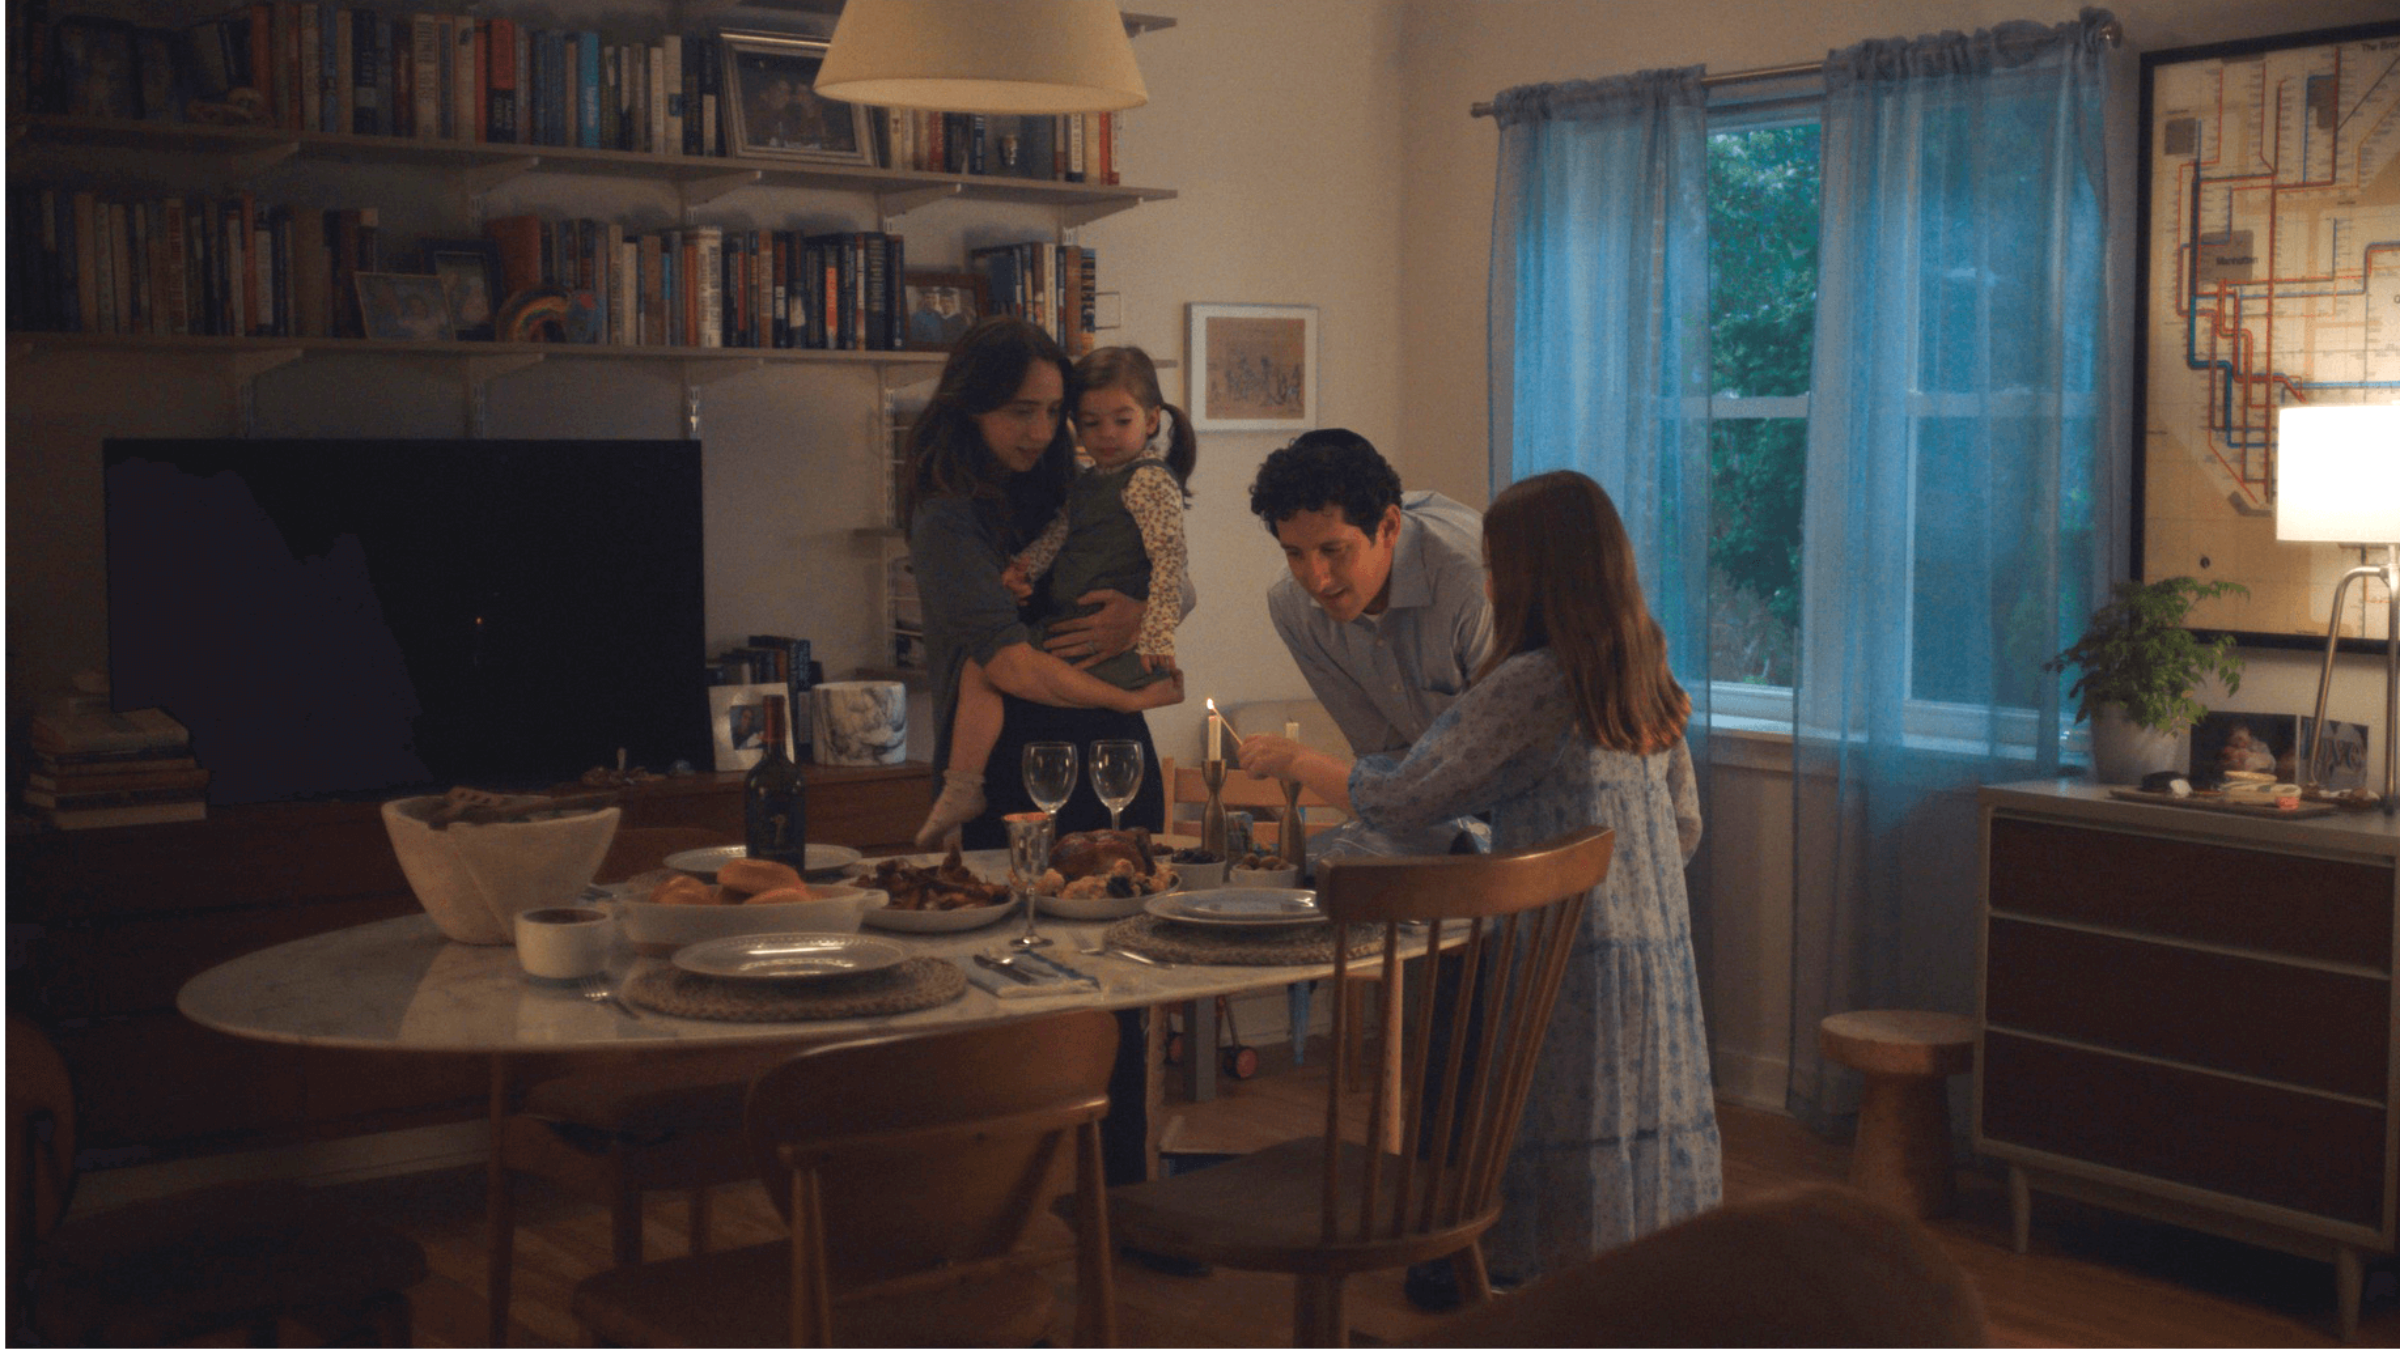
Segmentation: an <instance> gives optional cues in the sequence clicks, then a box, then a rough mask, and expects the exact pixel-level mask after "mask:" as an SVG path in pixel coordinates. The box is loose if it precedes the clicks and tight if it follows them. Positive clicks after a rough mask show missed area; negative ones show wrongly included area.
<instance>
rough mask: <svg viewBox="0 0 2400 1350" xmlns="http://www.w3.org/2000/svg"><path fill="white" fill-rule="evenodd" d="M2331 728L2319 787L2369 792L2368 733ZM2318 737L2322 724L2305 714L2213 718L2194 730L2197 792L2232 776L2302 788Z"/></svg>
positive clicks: (2360, 728) (2350, 726)
mask: <svg viewBox="0 0 2400 1350" xmlns="http://www.w3.org/2000/svg"><path fill="white" fill-rule="evenodd" d="M2325 727H2326V743H2325V750H2324V753H2323V754H2322V755H2321V756H2319V757H2318V759H2317V764H2316V777H2315V783H2316V785H2317V786H2319V787H2323V788H2327V789H2330V790H2333V791H2346V790H2348V789H2350V788H2355V787H2365V786H2366V782H2367V728H2366V727H2365V726H2364V725H2362V724H2360V723H2357V722H2337V721H2334V720H2332V719H2331V718H2328V719H2326V723H2325ZM2315 733H2316V719H2315V718H2313V717H2310V716H2306V715H2304V714H2301V713H2269V712H2212V713H2210V714H2208V715H2207V716H2206V717H2203V718H2201V719H2200V722H2199V724H2198V725H2196V726H2194V727H2193V728H2192V762H2191V779H2192V786H2194V787H2208V786H2215V785H2216V784H2217V783H2219V782H2221V781H2223V780H2224V779H2225V778H2226V776H2227V775H2228V774H2272V775H2274V779H2273V781H2275V782H2278V783H2298V782H2300V781H2302V775H2303V774H2305V773H2306V772H2307V771H2308V755H2309V748H2310V746H2311V745H2312V744H2314V742H2315V739H2316V735H2315ZM2235 781H2239V780H2238V779H2237V780H2235Z"/></svg>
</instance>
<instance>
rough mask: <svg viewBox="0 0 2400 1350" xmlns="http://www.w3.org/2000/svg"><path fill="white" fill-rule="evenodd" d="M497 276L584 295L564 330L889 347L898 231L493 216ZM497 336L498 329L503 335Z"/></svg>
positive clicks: (651, 341)
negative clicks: (630, 227)
mask: <svg viewBox="0 0 2400 1350" xmlns="http://www.w3.org/2000/svg"><path fill="white" fill-rule="evenodd" d="M485 232H486V233H487V234H488V235H489V236H490V237H491V238H492V239H493V240H495V241H496V242H497V243H498V244H499V248H500V265H501V273H502V276H503V278H504V281H503V284H504V286H505V287H506V289H507V290H508V292H509V293H511V294H516V293H518V292H521V291H523V290H525V289H527V288H529V287H544V288H554V289H557V290H562V291H564V292H566V293H568V294H569V295H571V296H575V297H578V302H579V303H580V301H581V298H582V297H589V299H590V303H591V305H592V307H593V314H592V317H591V320H590V322H588V323H586V324H581V325H577V326H573V327H570V328H569V330H568V331H567V333H566V335H565V336H566V340H568V341H580V342H591V343H601V344H606V345H613V346H626V347H653V346H667V347H808V348H820V349H830V350H834V351H896V350H899V349H900V348H901V347H903V346H905V345H906V339H907V333H906V330H905V326H904V324H903V322H902V320H901V316H902V314H903V313H904V305H905V300H906V296H905V291H904V282H903V274H904V272H905V270H906V266H907V258H906V252H907V241H905V240H904V239H902V238H901V237H900V236H899V235H896V234H886V233H883V232H881V231H877V230H850V231H840V232H834V233H825V234H803V233H801V232H800V231H797V230H775V229H739V228H730V227H725V226H718V225H694V226H688V227H685V228H682V229H668V230H656V231H651V232H649V233H629V232H627V230H626V229H625V227H624V226H623V225H621V224H618V223H616V222H614V221H596V220H568V219H551V218H546V217H541V216H534V215H518V216H504V217H501V218H498V219H496V220H493V221H490V222H488V223H487V224H486V226H485ZM501 336H503V337H506V336H508V335H507V334H505V333H504V334H502V335H501Z"/></svg>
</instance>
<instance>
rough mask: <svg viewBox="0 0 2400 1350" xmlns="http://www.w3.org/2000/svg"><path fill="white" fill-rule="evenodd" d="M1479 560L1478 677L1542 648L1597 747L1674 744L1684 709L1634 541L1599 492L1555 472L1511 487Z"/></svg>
mask: <svg viewBox="0 0 2400 1350" xmlns="http://www.w3.org/2000/svg"><path fill="white" fill-rule="evenodd" d="M1483 553H1484V565H1485V567H1486V568H1487V569H1488V570H1489V571H1490V572H1491V576H1492V652H1491V655H1490V656H1487V657H1485V658H1484V662H1483V664H1482V666H1480V667H1478V668H1477V669H1476V671H1475V678H1476V679H1478V680H1480V679H1482V678H1483V677H1484V676H1486V675H1488V674H1490V673H1491V672H1492V670H1493V668H1495V667H1497V666H1498V665H1499V664H1500V663H1501V662H1502V661H1505V660H1507V659H1508V658H1509V657H1511V656H1514V655H1516V654H1517V653H1519V652H1529V651H1532V650H1534V649H1536V648H1539V647H1548V648H1549V649H1550V650H1551V652H1552V653H1553V654H1555V655H1556V656H1557V658H1558V664H1559V666H1560V667H1561V668H1562V669H1564V670H1565V671H1566V673H1567V687H1568V689H1569V690H1570V691H1571V693H1572V695H1573V697H1574V700H1575V720H1576V723H1577V724H1578V725H1579V726H1581V727H1582V729H1583V733H1584V734H1585V735H1586V736H1589V737H1591V738H1592V739H1593V740H1594V741H1596V742H1598V743H1599V744H1600V746H1601V747H1602V748H1603V749H1608V750H1623V751H1628V752H1630V753H1633V754H1637V755H1649V754H1656V753H1657V752H1659V751H1661V750H1665V749H1667V748H1669V747H1671V746H1673V745H1674V744H1675V742H1676V741H1677V740H1679V739H1681V738H1682V736H1683V727H1684V723H1685V722H1686V721H1688V720H1689V719H1690V718H1691V715H1692V700H1691V697H1690V695H1688V694H1686V693H1684V691H1683V686H1682V685H1680V684H1677V683H1676V682H1675V674H1674V672H1673V671H1671V670H1669V669H1668V668H1667V635H1666V633H1665V632H1664V631H1663V630H1661V629H1660V628H1659V626H1658V621H1657V620H1656V619H1653V618H1651V617H1650V606H1649V605H1648V604H1647V603H1646V602H1645V601H1644V600H1643V599H1642V582H1641V576H1640V573H1639V572H1638V570H1637V569H1636V567H1635V565H1634V560H1633V540H1632V539H1631V538H1630V537H1629V536H1627V534H1626V533H1625V522H1624V521H1623V520H1622V519H1620V518H1619V517H1618V515H1617V507H1616V503H1614V502H1612V501H1610V500H1609V499H1608V493H1606V492H1605V491H1603V490H1601V487H1600V485H1599V484H1598V483H1595V482H1593V481H1592V480H1591V479H1590V478H1587V477H1585V476H1584V475H1582V474H1580V473H1576V472H1575V471H1574V470H1572V469H1561V470H1558V471H1557V472H1554V473H1545V474H1537V475H1536V476H1534V477H1532V478H1528V479H1525V480H1524V481H1523V482H1520V483H1515V484H1512V485H1510V486H1509V487H1508V488H1507V489H1506V490H1505V491H1503V492H1501V494H1500V495H1499V496H1497V497H1495V498H1493V499H1492V507H1491V509H1490V510H1489V511H1486V512H1485V513H1484V516H1483Z"/></svg>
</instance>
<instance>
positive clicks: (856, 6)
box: [816, 0, 1150, 113]
mask: <svg viewBox="0 0 2400 1350" xmlns="http://www.w3.org/2000/svg"><path fill="white" fill-rule="evenodd" d="M816 90H817V92H818V93H819V94H822V95H824V96H825V97H827V98H835V99H840V100H842V101H843V102H846V103H864V104H868V105H871V106H874V107H882V108H930V109H938V110H941V111H945V112H980V113H1084V112H1115V111H1116V110H1118V109H1120V108H1135V107H1139V106H1141V105H1142V104H1144V103H1147V102H1149V101H1150V91H1149V89H1148V88H1147V87H1146V86H1145V85H1143V83H1142V72H1141V70H1140V68H1139V67H1137V66H1135V65H1134V62H1133V43H1132V41H1131V40H1129V39H1128V38H1127V37H1126V35H1125V20H1124V16H1123V15H1122V14H1121V13H1119V12H1118V10H1117V6H1116V4H1115V3H1114V0H1005V2H1004V0H846V3H845V4H844V5H843V6H842V17H841V20H840V22H839V23H837V24H835V25H834V30H833V41H832V44H831V45H830V46H829V47H828V48H827V50H826V53H825V63H824V65H823V66H822V67H820V68H819V69H818V72H817V82H816Z"/></svg>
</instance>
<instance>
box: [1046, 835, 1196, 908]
mask: <svg viewBox="0 0 2400 1350" xmlns="http://www.w3.org/2000/svg"><path fill="white" fill-rule="evenodd" d="M1176 881H1177V874H1176V870H1175V864H1174V863H1172V862H1170V861H1169V860H1168V855H1167V851H1166V850H1165V849H1164V848H1160V847H1157V846H1156V844H1155V842H1154V840H1153V839H1152V836H1151V834H1150V832H1149V831H1148V830H1143V829H1132V830H1079V831H1077V832H1075V833H1073V834H1070V835H1067V836H1066V837H1065V838H1063V839H1060V840H1059V841H1058V842H1057V843H1056V844H1055V845H1053V846H1052V847H1051V849H1050V870H1048V871H1046V872H1044V873H1042V876H1041V880H1040V881H1038V882H1036V883H1035V885H1034V892H1035V895H1036V898H1037V902H1038V903H1039V904H1040V905H1041V908H1042V913H1044V914H1055V915H1057V916H1058V917H1059V918H1062V919H1084V920H1092V919H1122V918H1124V917H1126V916H1127V915H1129V914H1139V913H1141V912H1142V906H1143V905H1145V904H1147V903H1148V902H1149V900H1150V898H1151V897H1152V896H1156V895H1164V894H1166V893H1167V892H1169V891H1172V890H1174V889H1175V886H1176Z"/></svg>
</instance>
